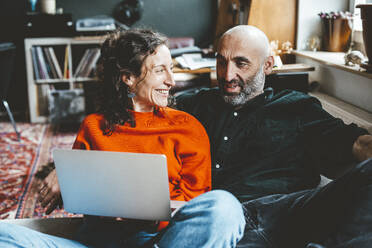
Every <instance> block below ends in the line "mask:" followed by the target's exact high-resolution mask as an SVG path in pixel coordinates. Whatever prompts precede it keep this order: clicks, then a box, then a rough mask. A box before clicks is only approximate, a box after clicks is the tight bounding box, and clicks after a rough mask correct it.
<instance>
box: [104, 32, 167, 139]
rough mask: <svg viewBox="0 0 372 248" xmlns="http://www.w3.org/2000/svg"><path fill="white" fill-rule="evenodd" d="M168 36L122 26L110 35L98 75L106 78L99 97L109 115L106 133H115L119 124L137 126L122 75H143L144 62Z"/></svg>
mask: <svg viewBox="0 0 372 248" xmlns="http://www.w3.org/2000/svg"><path fill="white" fill-rule="evenodd" d="M166 44H167V38H166V37H165V36H163V35H162V34H159V33H157V32H154V31H152V30H148V29H131V30H126V31H123V30H118V31H116V32H114V33H112V34H110V35H109V37H108V38H107V39H106V40H105V42H104V43H103V45H102V47H101V58H100V61H99V63H98V66H97V75H98V77H99V78H100V80H101V81H102V82H103V85H102V90H101V91H100V97H99V99H98V112H99V113H101V114H103V115H104V117H105V125H104V127H103V130H104V134H106V135H111V134H112V132H113V131H114V130H115V126H116V125H124V124H125V123H126V122H128V123H130V124H131V125H132V126H135V121H134V119H133V117H132V115H131V114H130V112H129V111H128V109H129V108H131V107H132V102H131V100H130V98H129V97H128V86H127V84H125V83H124V82H123V81H122V76H123V75H126V76H128V77H129V76H135V77H139V76H140V75H141V73H142V71H141V68H142V64H143V62H144V61H145V59H146V58H147V56H149V55H150V54H153V53H154V52H155V50H156V48H157V47H159V46H160V45H166Z"/></svg>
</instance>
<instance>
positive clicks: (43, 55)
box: [31, 46, 68, 80]
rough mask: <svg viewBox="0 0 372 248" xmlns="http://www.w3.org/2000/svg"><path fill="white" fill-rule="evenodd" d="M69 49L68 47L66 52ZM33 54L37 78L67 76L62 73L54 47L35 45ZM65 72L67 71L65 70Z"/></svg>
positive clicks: (32, 50) (60, 77)
mask: <svg viewBox="0 0 372 248" xmlns="http://www.w3.org/2000/svg"><path fill="white" fill-rule="evenodd" d="M67 50H68V49H67V47H66V53H67V52H68V51H67ZM31 55H32V61H33V68H34V73H35V78H36V80H40V79H63V78H66V77H64V75H63V74H62V70H61V67H60V66H59V62H58V60H57V57H56V55H55V53H54V49H53V47H41V46H33V47H32V48H31ZM64 74H67V73H65V72H64Z"/></svg>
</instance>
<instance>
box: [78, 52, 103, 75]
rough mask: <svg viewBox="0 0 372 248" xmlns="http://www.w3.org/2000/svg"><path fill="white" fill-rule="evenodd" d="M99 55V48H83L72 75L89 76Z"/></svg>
mask: <svg viewBox="0 0 372 248" xmlns="http://www.w3.org/2000/svg"><path fill="white" fill-rule="evenodd" d="M100 55H101V50H100V49H99V48H89V49H87V50H85V52H84V55H83V57H82V58H81V60H80V62H79V64H78V66H77V67H76V72H75V74H74V77H76V78H79V77H82V78H86V77H89V76H90V75H91V74H92V71H93V69H94V68H95V66H96V64H97V61H98V59H99V57H100Z"/></svg>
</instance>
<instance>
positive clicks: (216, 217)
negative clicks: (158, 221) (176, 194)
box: [0, 190, 245, 248]
mask: <svg viewBox="0 0 372 248" xmlns="http://www.w3.org/2000/svg"><path fill="white" fill-rule="evenodd" d="M244 227H245V219H244V213H243V209H242V206H241V204H240V203H239V201H238V200H237V199H236V198H235V197H234V196H233V195H232V194H230V193H228V192H226V191H222V190H215V191H211V192H208V193H205V194H203V195H201V196H198V197H196V198H194V199H193V200H191V201H189V202H188V203H187V204H185V205H184V206H183V207H182V208H181V209H179V211H178V212H177V213H176V214H175V215H174V216H173V218H172V219H171V221H170V223H169V225H168V226H167V227H166V228H165V229H163V230H162V231H161V232H152V231H148V230H146V228H142V227H139V228H138V229H136V228H135V227H134V228H133V226H131V227H130V228H128V227H126V226H125V224H124V223H123V224H119V225H114V226H112V227H110V228H107V226H105V225H103V226H100V225H98V226H94V225H93V226H92V225H87V226H86V227H85V228H83V230H81V232H79V233H78V234H77V240H80V242H78V241H73V240H68V239H63V238H59V237H55V236H51V235H47V234H43V233H40V232H36V231H33V230H31V229H28V228H25V227H22V226H18V225H12V224H8V223H1V222H0V247H38V248H44V247H72V248H75V247H79V248H82V247H91V246H93V247H161V248H162V247H216V248H218V247H235V246H236V245H237V243H238V242H239V240H240V239H241V238H242V236H243V233H244Z"/></svg>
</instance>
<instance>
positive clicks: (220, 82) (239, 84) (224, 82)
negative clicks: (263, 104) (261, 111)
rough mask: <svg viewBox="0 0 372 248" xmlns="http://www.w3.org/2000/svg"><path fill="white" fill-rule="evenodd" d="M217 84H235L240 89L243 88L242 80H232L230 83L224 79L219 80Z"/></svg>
mask: <svg viewBox="0 0 372 248" xmlns="http://www.w3.org/2000/svg"><path fill="white" fill-rule="evenodd" d="M218 83H219V84H220V85H224V84H237V85H238V86H240V88H243V87H244V85H245V83H244V82H243V81H242V80H239V79H232V80H230V81H226V80H225V79H220V80H218Z"/></svg>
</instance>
